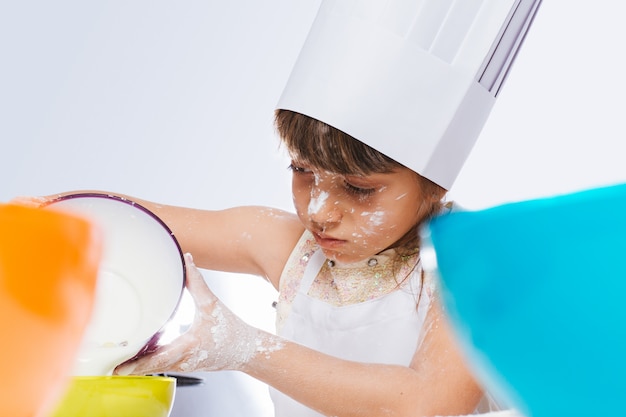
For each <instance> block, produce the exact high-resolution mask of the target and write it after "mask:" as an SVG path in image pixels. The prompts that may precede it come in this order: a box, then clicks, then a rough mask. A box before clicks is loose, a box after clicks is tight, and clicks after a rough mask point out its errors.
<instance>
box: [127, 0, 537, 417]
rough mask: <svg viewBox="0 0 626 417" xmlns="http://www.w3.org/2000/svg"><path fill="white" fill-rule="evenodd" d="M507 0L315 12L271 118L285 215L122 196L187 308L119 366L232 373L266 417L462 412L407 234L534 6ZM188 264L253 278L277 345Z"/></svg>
mask: <svg viewBox="0 0 626 417" xmlns="http://www.w3.org/2000/svg"><path fill="white" fill-rule="evenodd" d="M512 3H513V2H512V1H502V0H497V1H493V0H484V1H479V2H452V3H449V2H436V1H433V2H425V3H424V4H426V6H424V7H422V6H421V4H422V2H414V3H411V2H406V1H396V0H392V1H388V2H385V3H384V6H385V7H379V6H380V5H381V4H382V3H381V2H378V1H376V0H360V1H358V2H354V1H347V0H334V1H331V0H329V1H326V2H323V3H322V6H321V8H320V12H319V14H318V17H317V19H316V21H315V23H314V25H313V27H312V29H311V33H310V35H309V37H308V39H307V42H306V43H305V46H304V48H303V50H302V52H301V54H300V57H299V58H298V62H297V63H296V67H295V68H294V71H293V72H292V75H291V78H290V80H289V83H288V84H287V87H286V89H285V91H284V92H283V96H282V97H281V101H280V103H279V106H278V107H279V110H278V111H277V113H276V126H277V129H278V132H279V134H280V137H281V139H282V141H283V143H284V145H285V147H286V149H287V151H288V153H289V155H290V156H291V159H292V163H291V170H292V171H293V182H292V193H293V201H294V204H295V209H296V213H295V214H290V213H286V212H283V211H279V210H274V209H269V208H263V207H238V208H233V209H227V210H223V211H206V210H197V209H187V208H182V207H173V206H164V205H159V204H155V203H151V202H147V201H142V200H136V199H133V200H136V201H137V202H139V203H140V204H143V205H145V206H146V207H147V208H148V209H150V210H152V211H154V212H155V213H156V214H157V215H158V216H159V217H161V219H163V220H164V221H165V223H166V224H167V225H168V226H169V227H170V228H171V229H172V231H173V232H174V234H175V236H176V237H177V238H178V240H179V242H180V244H181V246H182V248H183V250H184V251H185V252H188V253H189V254H193V260H192V258H191V255H187V257H186V262H187V272H188V288H189V290H190V292H191V293H192V295H193V297H194V299H195V302H196V305H197V309H198V310H197V311H198V314H196V318H195V322H194V324H193V326H192V327H191V329H190V330H189V331H188V332H187V333H185V334H184V335H183V336H181V337H180V338H179V339H177V340H176V341H174V342H172V343H171V344H170V345H167V346H165V347H162V348H161V349H160V350H157V351H156V352H155V353H154V354H152V355H149V356H145V357H143V358H140V359H138V360H136V361H134V362H131V363H125V364H123V365H122V366H120V367H119V368H118V369H117V373H119V374H128V373H134V374H147V373H155V372H164V371H183V372H190V371H215V370H225V369H228V370H238V371H241V372H245V373H247V374H248V375H251V376H252V377H254V378H257V379H259V380H261V381H263V382H265V383H267V384H268V385H270V386H271V387H272V397H273V400H274V403H275V408H276V415H277V416H281V417H282V416H290V417H291V416H298V417H302V416H319V415H328V416H370V415H371V416H381V415H406V416H428V415H431V416H432V415H460V414H467V413H471V412H473V411H474V410H475V409H476V407H477V405H478V404H479V402H480V400H481V398H483V395H484V393H483V390H482V389H481V386H480V385H479V384H478V383H477V382H476V381H475V380H474V378H473V376H472V374H471V373H470V371H469V370H468V368H467V366H466V364H465V363H464V361H463V358H462V356H461V354H460V352H459V349H458V347H457V345H456V343H455V340H454V337H453V335H452V333H451V329H450V327H449V325H448V323H447V321H446V318H445V314H444V311H443V309H442V306H441V305H440V301H439V297H438V294H437V290H436V286H435V285H434V282H433V279H432V278H431V277H429V276H427V275H425V274H424V272H423V270H422V266H421V263H420V256H419V239H418V227H419V225H420V224H421V223H422V222H424V221H426V220H428V219H429V218H430V217H431V216H433V215H435V214H438V213H440V212H441V210H442V208H443V207H442V206H443V199H444V197H445V194H446V190H447V189H449V187H450V186H451V185H452V182H453V181H454V178H455V177H456V175H457V174H458V172H459V170H460V169H461V166H462V164H463V162H464V160H465V158H466V157H467V155H468V153H469V151H470V149H471V147H472V145H473V143H474V141H475V139H476V137H477V136H478V133H479V131H480V128H481V127H482V124H483V123H484V121H485V120H486V117H487V115H488V113H489V111H490V109H491V105H492V104H493V102H494V100H495V95H496V94H497V92H498V91H499V88H500V86H501V83H502V80H503V78H504V76H503V74H504V75H505V74H506V73H507V72H508V70H509V66H510V64H511V57H513V56H515V52H516V48H517V47H519V44H520V42H519V40H520V39H521V38H523V35H524V33H525V30H526V29H527V28H528V24H529V21H530V20H532V15H533V14H534V11H535V10H536V4H537V3H538V2H537V1H532V0H522V1H521V2H515V3H516V4H515V7H514V6H513V4H512ZM517 3H520V4H517ZM409 6H410V7H409ZM448 9H450V10H448ZM522 15H523V16H522ZM444 17H445V18H444ZM442 19H443V20H442ZM502 27H504V28H506V30H509V29H511V30H512V33H514V36H504V34H505V32H506V30H505V29H502V30H501V28H502ZM434 29H436V30H434ZM509 34H510V33H509ZM398 35H401V36H398ZM431 35H432V36H431ZM435 35H436V36H435ZM492 45H495V46H494V47H493V48H492ZM503 49H504V50H505V51H504V53H502V52H503ZM502 57H504V58H502ZM483 63H485V64H484V65H483ZM131 199H132V198H131ZM194 262H195V264H197V265H198V266H199V267H202V268H207V269H214V270H222V271H229V272H239V273H246V274H253V275H259V276H262V277H264V278H266V279H267V280H268V281H269V282H270V283H271V284H272V285H273V286H274V287H275V288H276V289H277V290H278V291H279V299H278V304H277V335H273V334H269V333H266V332H264V331H261V330H259V329H255V328H252V327H251V326H249V325H247V324H246V323H244V322H243V321H242V320H240V319H239V318H238V317H236V316H235V315H234V314H233V313H232V312H230V311H229V310H228V309H227V308H226V307H225V306H224V305H223V304H222V303H221V302H220V301H219V300H218V299H217V298H216V297H215V296H214V295H213V293H212V292H211V291H210V290H209V288H207V286H206V285H205V283H204V281H203V279H202V277H201V275H200V273H199V272H198V270H197V269H196V267H195V266H194Z"/></svg>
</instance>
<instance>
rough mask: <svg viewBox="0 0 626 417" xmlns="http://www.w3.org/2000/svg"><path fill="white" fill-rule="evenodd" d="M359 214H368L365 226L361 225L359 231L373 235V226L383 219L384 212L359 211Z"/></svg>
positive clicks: (365, 215)
mask: <svg viewBox="0 0 626 417" xmlns="http://www.w3.org/2000/svg"><path fill="white" fill-rule="evenodd" d="M361 216H363V217H367V216H369V219H368V223H367V227H361V231H362V232H363V233H364V234H365V235H373V234H375V233H376V230H374V228H375V227H377V226H380V225H381V224H383V222H384V221H385V212H384V211H374V212H370V211H364V212H362V213H361Z"/></svg>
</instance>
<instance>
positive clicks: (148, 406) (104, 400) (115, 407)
mask: <svg viewBox="0 0 626 417" xmlns="http://www.w3.org/2000/svg"><path fill="white" fill-rule="evenodd" d="M175 392H176V379H175V378H171V377H161V376H75V377H73V378H72V379H71V381H70V383H69V386H68V388H67V391H66V393H65V396H64V397H62V398H61V402H60V403H59V405H58V406H57V408H56V410H55V412H54V413H52V415H51V417H119V416H129V417H130V416H132V417H168V416H169V415H170V412H171V411H172V405H173V404H174V395H175Z"/></svg>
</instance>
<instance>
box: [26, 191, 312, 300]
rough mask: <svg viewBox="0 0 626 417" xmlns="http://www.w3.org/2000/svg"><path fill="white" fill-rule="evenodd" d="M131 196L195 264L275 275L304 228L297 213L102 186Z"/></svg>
mask: <svg viewBox="0 0 626 417" xmlns="http://www.w3.org/2000/svg"><path fill="white" fill-rule="evenodd" d="M78 192H81V193H91V192H96V193H104V194H111V195H116V196H118V197H122V198H126V199H128V200H130V201H134V202H136V203H138V204H140V205H142V206H144V207H145V208H147V209H148V210H150V211H151V212H153V213H154V214H156V215H157V216H158V217H159V218H160V219H161V220H163V222H164V223H165V224H167V226H168V227H169V228H170V229H171V230H172V232H173V233H174V236H175V237H176V239H177V240H178V242H179V244H180V245H181V248H182V250H183V252H184V253H192V254H193V256H194V259H195V261H196V263H197V265H198V266H199V267H201V268H206V269H212V270H218V271H226V272H237V273H245V274H253V275H259V276H262V277H265V278H266V279H268V280H269V281H270V282H272V284H273V285H274V287H276V288H278V280H279V278H280V274H281V273H282V269H283V267H284V265H285V263H286V262H287V258H288V257H289V254H290V253H291V250H292V249H293V247H294V246H295V244H296V242H297V240H298V239H299V237H300V236H301V235H302V233H303V232H304V227H303V226H302V224H301V223H300V221H299V220H298V218H297V216H296V215H295V214H292V213H287V212H284V211H281V210H277V209H272V208H266V207H253V206H250V207H236V208H231V209H226V210H199V209H193V208H186V207H177V206H171V205H164V204H158V203H155V202H151V201H147V200H142V199H139V198H135V197H129V196H126V195H122V194H117V193H109V192H102V191H78ZM74 193H77V192H67V193H63V194H57V195H50V196H46V197H38V198H18V199H16V200H15V202H17V203H20V204H27V205H31V206H32V205H36V206H42V205H45V204H47V203H49V202H50V201H52V200H54V199H56V198H58V197H60V196H62V195H66V194H74Z"/></svg>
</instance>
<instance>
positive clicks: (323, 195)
mask: <svg viewBox="0 0 626 417" xmlns="http://www.w3.org/2000/svg"><path fill="white" fill-rule="evenodd" d="M326 200H328V193H327V192H326V191H321V192H320V193H319V195H318V196H317V197H313V198H311V201H310V203H309V208H308V213H309V215H311V214H316V213H317V212H319V211H320V209H321V208H322V206H324V204H325V203H326Z"/></svg>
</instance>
